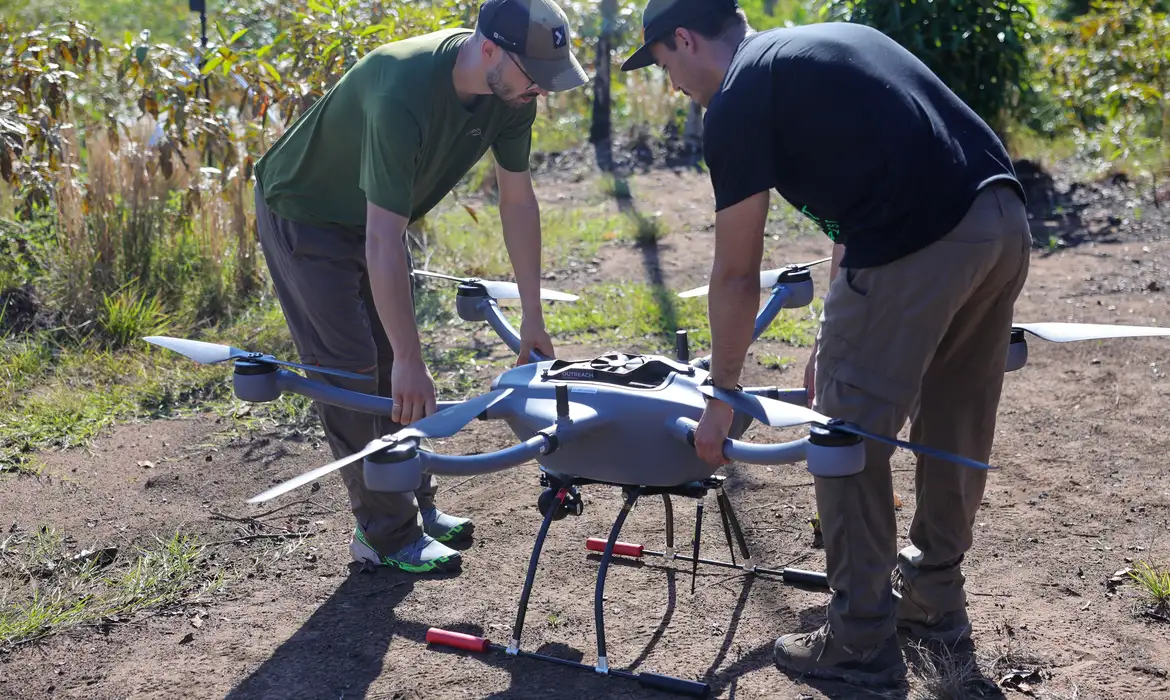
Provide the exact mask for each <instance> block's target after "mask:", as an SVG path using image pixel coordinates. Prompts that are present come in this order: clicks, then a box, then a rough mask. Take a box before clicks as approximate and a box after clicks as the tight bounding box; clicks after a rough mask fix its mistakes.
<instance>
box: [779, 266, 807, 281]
mask: <svg viewBox="0 0 1170 700" xmlns="http://www.w3.org/2000/svg"><path fill="white" fill-rule="evenodd" d="M811 279H812V272H810V271H809V269H808V268H807V267H790V268H787V269H785V270H784V271H783V272H781V273H780V275H779V276H778V277H777V278H776V283H777V284H796V283H798V282H807V281H809V280H811Z"/></svg>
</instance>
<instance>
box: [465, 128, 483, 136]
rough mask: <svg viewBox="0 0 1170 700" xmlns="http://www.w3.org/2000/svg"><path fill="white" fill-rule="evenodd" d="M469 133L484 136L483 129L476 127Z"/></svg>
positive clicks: (469, 134) (468, 133)
mask: <svg viewBox="0 0 1170 700" xmlns="http://www.w3.org/2000/svg"><path fill="white" fill-rule="evenodd" d="M467 135H468V136H483V129H480V128H479V127H476V128H474V129H472V130H471V131H469V132H467Z"/></svg>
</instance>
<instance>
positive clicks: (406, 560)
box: [349, 527, 462, 574]
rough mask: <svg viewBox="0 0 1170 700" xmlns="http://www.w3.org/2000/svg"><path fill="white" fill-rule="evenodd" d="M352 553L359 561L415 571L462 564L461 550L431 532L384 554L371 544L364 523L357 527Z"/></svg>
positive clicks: (354, 530) (423, 572)
mask: <svg viewBox="0 0 1170 700" xmlns="http://www.w3.org/2000/svg"><path fill="white" fill-rule="evenodd" d="M349 554H350V556H351V557H353V560H354V561H355V562H357V563H359V564H371V565H373V566H389V567H392V568H395V569H401V570H402V571H406V572H409V573H412V574H425V573H431V572H444V571H454V570H456V569H458V568H459V567H460V566H461V565H462V558H461V556H460V554H459V552H458V550H454V549H451V548H450V547H448V546H446V545H445V544H443V543H442V542H439V541H437V540H435V539H434V538H433V537H431V536H430V535H427V534H424V535H423V536H422V537H419V538H418V539H417V540H415V541H414V542H412V543H411V544H409V545H407V546H406V547H403V548H402V549H400V550H398V551H397V552H395V553H393V554H391V555H388V556H382V555H380V554H378V552H377V551H375V550H374V548H373V547H371V546H370V543H369V542H368V541H367V540H366V536H365V533H363V532H362V530H361V528H360V527H355V528H354V529H353V539H351V540H350V542H349Z"/></svg>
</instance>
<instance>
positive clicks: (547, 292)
mask: <svg viewBox="0 0 1170 700" xmlns="http://www.w3.org/2000/svg"><path fill="white" fill-rule="evenodd" d="M480 284H482V285H483V286H484V287H487V292H488V294H491V295H492V296H493V297H495V298H496V299H519V298H520V287H519V285H517V284H516V283H515V282H501V281H496V280H481V281H480ZM540 298H541V299H549V300H552V301H577V299H578V298H579V297H577V296H576V295H574V294H566V293H564V292H558V291H555V290H552V289H545V288H544V287H541V288H540Z"/></svg>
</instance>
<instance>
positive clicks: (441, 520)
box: [421, 508, 475, 542]
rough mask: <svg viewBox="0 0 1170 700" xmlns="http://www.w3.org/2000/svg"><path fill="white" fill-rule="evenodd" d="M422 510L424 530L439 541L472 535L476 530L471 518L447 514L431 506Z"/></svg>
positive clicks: (449, 540)
mask: <svg viewBox="0 0 1170 700" xmlns="http://www.w3.org/2000/svg"><path fill="white" fill-rule="evenodd" d="M421 512H422V519H423V532H425V533H427V534H428V535H430V536H431V537H434V538H435V539H436V540H438V541H439V542H451V541H453V540H458V539H463V538H465V537H471V534H472V532H473V531H474V530H475V523H473V522H471V519H470V518H459V517H456V516H454V515H447V514H446V513H444V512H443V511H441V510H439V509H438V508H431V509H430V510H424V511H421Z"/></svg>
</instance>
